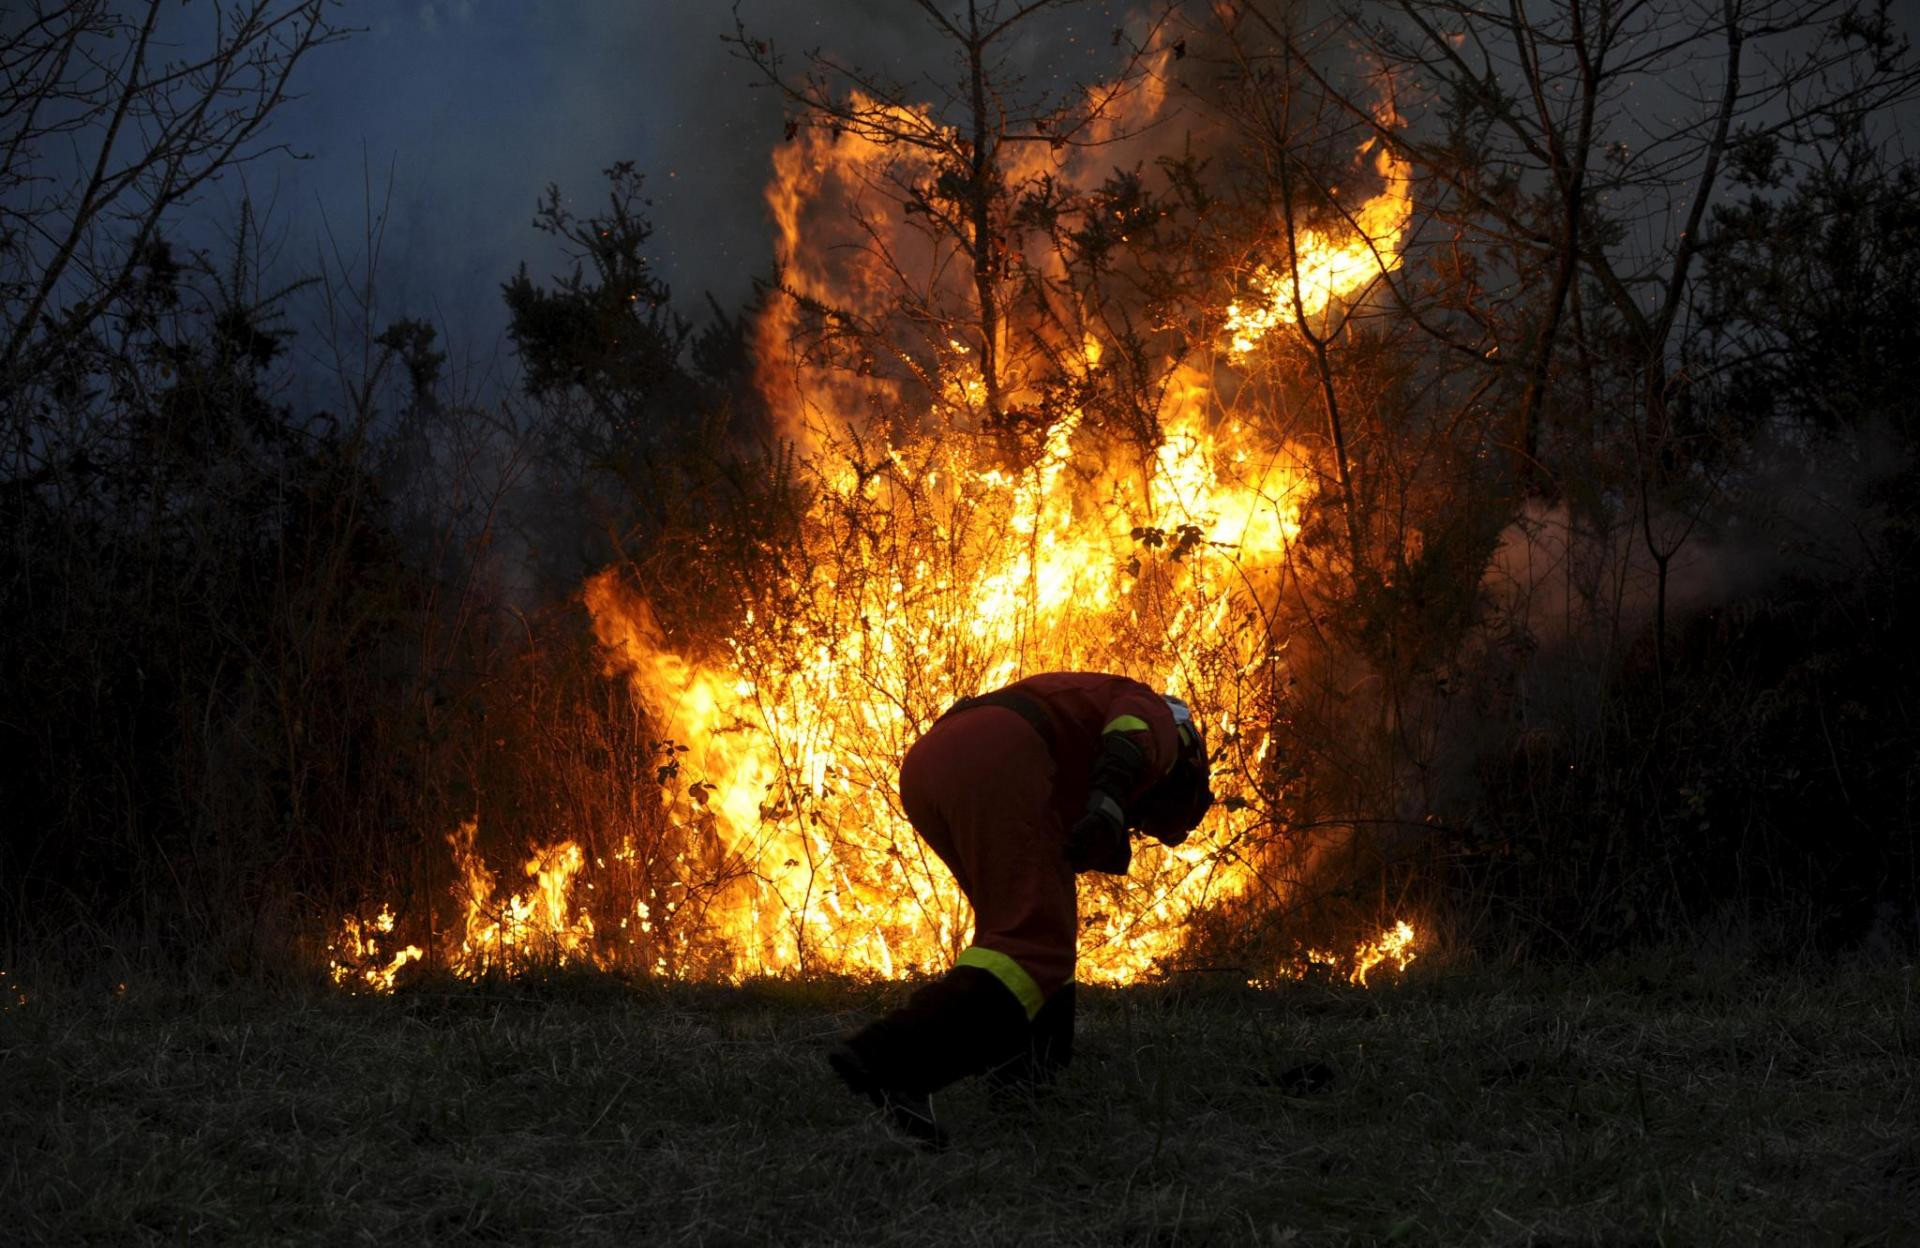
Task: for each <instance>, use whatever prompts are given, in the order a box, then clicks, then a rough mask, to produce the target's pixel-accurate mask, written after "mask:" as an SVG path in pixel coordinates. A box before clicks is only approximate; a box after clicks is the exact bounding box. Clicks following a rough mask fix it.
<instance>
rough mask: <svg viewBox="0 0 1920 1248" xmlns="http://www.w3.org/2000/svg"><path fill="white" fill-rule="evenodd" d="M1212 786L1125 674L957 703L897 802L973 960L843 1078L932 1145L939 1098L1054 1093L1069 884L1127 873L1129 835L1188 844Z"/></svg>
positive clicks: (1149, 698)
mask: <svg viewBox="0 0 1920 1248" xmlns="http://www.w3.org/2000/svg"><path fill="white" fill-rule="evenodd" d="M1207 781H1208V768H1207V751H1206V742H1205V738H1204V737H1203V735H1202V734H1201V731H1200V727H1199V725H1198V724H1196V723H1195V722H1194V719H1193V716H1192V714H1191V713H1190V712H1189V711H1188V709H1187V706H1186V704H1185V703H1184V702H1182V701H1180V699H1178V698H1174V697H1166V696H1162V695H1160V694H1157V693H1155V692H1154V691H1153V690H1152V689H1150V688H1149V687H1147V686H1146V685H1143V684H1141V683H1140V682H1139V681H1136V680H1130V679H1128V678H1127V677H1124V676H1113V675H1106V674H1102V673H1095V672H1049V673H1044V674H1042V675H1038V676H1030V677H1028V678H1027V679H1025V680H1022V681H1019V682H1017V683H1015V684H1011V685H1008V686H1007V687H1006V688H1004V689H997V690H994V691H993V692H991V693H985V694H981V695H980V696H978V697H972V698H964V699H962V700H961V701H959V702H957V703H955V704H954V705H953V706H952V707H951V708H949V709H948V711H947V712H946V714H944V715H942V716H941V717H940V719H939V720H938V721H936V722H935V723H934V725H933V727H932V728H930V729H928V730H927V732H926V734H925V735H923V736H922V737H921V738H920V739H919V740H918V741H916V742H914V744H913V746H912V747H911V748H909V749H908V750H907V753H906V757H905V758H904V759H903V760H902V761H901V764H900V801H901V805H902V806H903V807H904V808H905V810H906V814H907V819H908V821H909V822H910V823H912V825H913V829H914V831H915V832H916V833H918V834H919V836H920V839H921V840H923V841H925V842H926V843H927V846H928V847H929V848H930V849H932V850H933V852H934V853H936V854H938V855H939V856H940V860H941V861H942V862H944V863H945V864H946V865H947V869H948V870H949V871H951V872H952V873H953V877H954V879H955V880H956V881H957V882H958V883H959V885H960V889H961V891H962V892H963V893H965V894H966V897H967V900H968V901H969V902H971V903H972V905H973V911H974V935H973V944H972V945H971V946H970V947H969V948H967V949H966V950H965V951H964V952H962V953H961V955H960V957H959V958H958V960H957V961H956V962H955V963H954V967H953V969H952V970H951V971H949V972H948V973H947V974H946V975H945V976H943V977H942V978H940V979H938V980H936V981H934V982H933V983H931V984H928V985H926V986H924V987H922V988H920V989H919V990H918V991H916V992H915V993H914V994H913V995H912V997H910V998H909V999H908V1001H907V1003H906V1005H904V1006H903V1007H901V1008H900V1009H897V1010H895V1011H893V1012H892V1013H891V1014H888V1015H887V1016H886V1017H884V1018H881V1019H878V1020H877V1021H875V1022H873V1023H870V1024H868V1025H867V1026H866V1027H865V1028H863V1029H861V1030H860V1031H859V1032H857V1033H855V1034H854V1035H852V1036H850V1037H848V1038H847V1039H846V1040H845V1041H844V1042H842V1043H841V1044H839V1045H838V1046H836V1047H835V1048H834V1049H833V1050H832V1052H830V1053H829V1054H828V1058H827V1060H828V1062H829V1064H830V1065H831V1066H832V1067H833V1070H834V1072H835V1073H836V1074H838V1075H839V1076H840V1078H841V1080H842V1081H843V1082H845V1083H846V1084H847V1086H848V1087H849V1088H850V1089H852V1090H853V1091H854V1092H856V1093H859V1094H860V1095H863V1096H866V1097H867V1098H869V1099H870V1100H872V1101H873V1103H874V1104H875V1105H877V1106H879V1107H880V1108H882V1109H883V1110H885V1111H886V1113H887V1115H888V1117H889V1118H890V1120H891V1121H892V1122H893V1123H894V1124H895V1125H896V1126H898V1127H900V1128H901V1129H903V1130H904V1131H906V1132H907V1133H908V1134H910V1135H912V1136H913V1137H915V1138H917V1139H920V1140H922V1141H924V1142H927V1143H933V1144H937V1143H939V1142H940V1141H941V1140H942V1139H943V1138H944V1137H943V1135H942V1132H941V1128H940V1127H939V1126H938V1125H937V1124H936V1123H935V1122H934V1119H933V1114H932V1107H931V1101H930V1100H929V1099H928V1098H929V1097H930V1095H931V1094H932V1093H933V1092H935V1091H937V1090H938V1089H940V1088H943V1087H945V1086H946V1085H948V1084H950V1083H952V1082H954V1081H955V1080H957V1079H961V1078H964V1077H966V1076H968V1075H976V1074H983V1073H984V1074H989V1075H990V1076H991V1077H993V1078H995V1079H996V1080H1000V1081H1006V1082H1009V1083H1012V1084H1014V1085H1015V1086H1020V1085H1040V1084H1044V1083H1047V1082H1049V1081H1050V1080H1051V1079H1052V1078H1053V1077H1054V1076H1055V1075H1056V1074H1057V1073H1058V1071H1059V1070H1060V1069H1061V1068H1062V1067H1064V1066H1065V1065H1066V1064H1067V1063H1068V1061H1070V1060H1071V1058H1072V1054H1073V1011H1074V997H1073V966H1074V958H1075V954H1076V948H1075V938H1076V935H1077V933H1078V926H1079V925H1078V918H1077V899H1076V896H1075V886H1074V877H1075V875H1076V874H1078V873H1079V872H1083V871H1103V872H1107V873H1110V874H1114V875H1124V874H1126V871H1127V868H1128V866H1129V865H1130V863H1131V862H1132V857H1133V851H1132V845H1131V842H1130V840H1129V833H1130V831H1138V832H1141V833H1144V834H1145V835H1148V836H1152V837H1154V838H1155V839H1156V840H1158V841H1160V842H1161V843H1163V844H1166V845H1178V844H1180V843H1181V842H1183V841H1185V840H1186V839H1187V834H1188V833H1189V832H1191V831H1192V830H1193V829H1194V828H1195V827H1197V826H1198V825H1199V823H1200V820H1201V817H1202V816H1203V815H1205V814H1206V812H1207V808H1208V807H1209V806H1211V805H1212V804H1213V792H1212V790H1211V789H1210V788H1209V787H1208V783H1207Z"/></svg>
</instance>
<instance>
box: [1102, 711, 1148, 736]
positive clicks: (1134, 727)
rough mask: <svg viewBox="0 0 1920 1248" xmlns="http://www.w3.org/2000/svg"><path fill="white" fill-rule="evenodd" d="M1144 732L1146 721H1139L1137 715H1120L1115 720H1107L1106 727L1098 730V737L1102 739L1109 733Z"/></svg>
mask: <svg viewBox="0 0 1920 1248" xmlns="http://www.w3.org/2000/svg"><path fill="white" fill-rule="evenodd" d="M1145 731H1147V721H1146V720H1144V719H1141V718H1140V717H1139V716H1138V715H1121V716H1119V717H1118V718H1116V719H1110V720H1108V721H1107V726H1106V727H1105V728H1102V729H1101V730H1100V735H1101V736H1103V737H1104V736H1106V735H1107V734H1108V733H1110V732H1145Z"/></svg>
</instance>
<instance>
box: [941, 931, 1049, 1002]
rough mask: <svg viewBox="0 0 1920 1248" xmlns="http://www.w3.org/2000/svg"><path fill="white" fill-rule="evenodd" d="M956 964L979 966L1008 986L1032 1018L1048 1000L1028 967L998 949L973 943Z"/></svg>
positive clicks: (961, 954)
mask: <svg viewBox="0 0 1920 1248" xmlns="http://www.w3.org/2000/svg"><path fill="white" fill-rule="evenodd" d="M953 964H954V965H955V966H977V967H979V968H980V969H981V970H983V971H985V972H987V973H988V974H989V975H992V976H993V977H994V978H995V979H997V980H999V981H1000V982H1001V983H1003V984H1005V985H1006V986H1007V991H1008V992H1010V993H1012V994H1013V995H1014V999H1015V1000H1017V1001H1019V1002H1020V1008H1021V1009H1023V1010H1025V1011H1026V1012H1027V1017H1028V1018H1032V1017H1033V1016H1034V1015H1035V1014H1038V1013H1039V1012H1040V1007H1041V1005H1043V1004H1044V1003H1045V1002H1046V996H1045V994H1043V993H1042V992H1041V991H1040V985H1039V984H1036V983H1034V982H1033V976H1031V975H1029V974H1027V968H1026V967H1024V966H1021V965H1020V964H1019V963H1018V962H1015V961H1014V960H1013V959H1012V958H1010V957H1008V956H1007V955H1006V954H1004V953H1001V952H1000V951H999V950H997V949H982V948H981V947H980V946H979V945H972V946H969V947H968V948H966V949H964V950H962V951H961V953H960V956H959V957H958V958H957V959H955V960H954V963H953Z"/></svg>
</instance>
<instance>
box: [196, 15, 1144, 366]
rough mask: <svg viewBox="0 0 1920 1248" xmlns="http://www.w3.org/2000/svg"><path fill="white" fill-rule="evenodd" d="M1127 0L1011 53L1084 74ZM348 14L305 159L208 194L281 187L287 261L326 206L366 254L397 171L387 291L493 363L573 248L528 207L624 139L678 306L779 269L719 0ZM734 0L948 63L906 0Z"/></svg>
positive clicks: (752, 119)
mask: <svg viewBox="0 0 1920 1248" xmlns="http://www.w3.org/2000/svg"><path fill="white" fill-rule="evenodd" d="M1124 7H1125V6H1122V5H1118V4H1112V5H1108V4H1093V5H1089V6H1083V7H1081V8H1080V9H1079V10H1078V11H1077V12H1076V13H1075V14H1072V15H1070V16H1068V17H1063V18H1057V19H1055V20H1054V21H1053V23H1052V24H1051V25H1050V26H1048V27H1046V28H1045V29H1044V31H1043V33H1041V34H1040V35H1039V37H1038V38H1036V39H1034V40H1032V41H1030V42H1029V44H1027V45H1025V46H1023V47H1022V48H1021V49H1019V52H1018V55H1020V56H1021V57H1022V58H1023V59H1027V60H1028V61H1029V62H1030V65H1031V68H1032V72H1033V74H1034V76H1035V78H1036V79H1037V80H1038V79H1050V78H1052V77H1054V76H1055V75H1059V76H1060V80H1061V81H1063V82H1064V81H1065V80H1066V76H1068V75H1072V76H1075V77H1084V76H1085V75H1086V73H1087V67H1089V66H1092V67H1096V68H1097V66H1098V65H1099V64H1100V63H1101V62H1102V61H1103V60H1104V58H1105V55H1107V54H1109V49H1110V39H1109V34H1110V29H1111V27H1112V26H1113V25H1114V22H1115V18H1114V16H1113V14H1114V13H1115V12H1117V11H1123V10H1124ZM338 15H339V19H340V20H341V21H342V22H343V23H344V24H347V25H352V26H356V27H363V28H364V31H363V32H362V33H359V34H356V35H354V36H353V37H351V38H349V39H348V40H346V41H344V42H342V43H339V44H336V45H334V46H331V47H327V48H323V49H321V50H320V51H319V52H317V53H315V54H314V55H313V57H312V58H311V60H309V61H308V62H307V63H306V64H304V65H303V66H302V67H301V72H300V74H299V76H298V80H297V83H296V90H298V91H299V92H300V94H301V95H302V98H301V99H299V100H297V101H295V102H294V103H292V104H290V105H288V106H287V107H286V109H285V110H284V112H283V113H282V114H281V115H280V117H279V118H278V122H277V130H276V132H275V133H276V136H277V137H278V138H280V139H281V140H283V141H285V142H286V143H288V144H289V145H290V146H291V147H292V148H293V149H294V150H295V151H297V152H299V153H301V154H303V155H305V156H307V157H309V159H306V160H303V161H300V162H292V161H284V160H276V161H272V162H270V163H268V164H263V165H258V166H255V167H254V168H253V169H251V170H250V171H248V173H247V176H246V178H245V179H244V181H242V180H241V179H233V180H230V181H229V182H228V183H227V184H225V185H224V186H223V187H222V188H220V189H219V190H217V191H215V192H214V194H213V195H211V196H209V197H208V200H207V201H206V203H205V211H206V212H207V213H208V214H209V218H210V219H219V218H220V217H222V216H223V215H224V216H226V217H227V218H231V216H232V214H233V211H234V209H233V205H234V204H235V203H237V202H238V197H239V195H240V194H241V193H242V191H243V190H244V191H245V192H246V193H249V194H251V195H252V196H253V197H254V199H255V200H256V202H262V203H264V202H268V201H271V203H272V204H273V212H272V215H271V216H270V217H269V221H270V224H271V225H277V226H278V227H279V232H280V236H281V237H282V238H283V240H284V254H283V260H282V264H283V268H284V270H285V274H286V275H287V276H289V277H291V276H294V275H297V274H300V273H307V272H312V271H314V270H315V269H316V268H317V267H318V260H317V259H316V252H315V248H316V247H318V246H320V245H321V243H322V240H323V238H324V237H325V232H326V230H327V228H328V227H331V230H332V232H333V236H334V238H335V239H336V240H339V241H340V242H341V243H342V245H343V246H344V247H345V248H346V249H347V250H348V251H349V252H355V253H357V251H358V247H359V241H358V240H359V237H360V233H361V228H362V223H363V222H364V220H365V218H366V210H365V205H366V194H367V187H368V183H369V177H368V176H366V175H367V171H370V174H371V184H372V191H373V196H374V204H375V207H376V210H377V208H378V207H379V203H380V200H381V197H382V195H384V193H385V192H386V191H387V188H388V179H389V173H390V172H391V201H390V220H389V223H388V227H387V233H386V239H385V245H384V249H383V253H382V261H381V266H380V270H379V271H380V274H381V282H382V290H383V297H382V301H381V302H382V306H383V308H384V310H385V312H386V313H387V314H388V315H390V316H401V315H405V316H417V317H425V318H428V319H430V320H432V321H433V322H434V323H436V324H437V325H439V326H440V327H441V329H442V332H443V335H444V337H445V339H446V341H447V342H448V343H449V344H450V345H451V346H452V347H453V348H454V353H455V360H456V362H457V361H459V360H461V359H462V358H464V357H471V358H473V359H475V360H477V361H479V362H481V363H483V364H484V362H485V361H487V360H489V359H490V358H493V357H495V356H497V355H498V354H499V351H498V350H497V349H498V348H502V347H505V346H507V345H510V344H507V343H506V341H505V337H504V335H505V328H506V315H505V310H504V308H503V306H502V304H501V301H500V298H499V287H500V283H501V282H502V281H503V280H504V279H505V278H507V277H508V276H510V275H511V274H512V272H513V270H514V268H515V266H517V265H518V264H519V263H520V262H521V261H522V260H526V261H528V263H529V264H530V266H531V268H532V270H533V272H534V274H535V275H536V277H542V278H544V277H545V276H546V275H547V274H549V273H551V272H553V271H556V270H557V269H559V268H561V267H562V264H561V261H560V258H559V256H558V255H557V254H556V253H555V252H554V251H553V250H552V249H551V248H550V246H549V245H548V241H547V240H546V239H545V238H544V237H543V236H541V235H538V234H536V233H535V232H534V231H533V229H532V228H531V226H530V221H531V219H532V217H533V211H534V206H535V201H536V199H537V198H538V197H539V195H540V194H541V192H542V190H543V188H544V187H545V186H546V185H547V184H548V183H549V182H557V183H559V184H560V186H561V188H562V189H563V191H565V192H566V194H567V195H568V197H569V199H571V200H572V201H573V202H574V203H575V204H576V205H577V206H579V207H581V208H582V209H583V210H586V211H590V210H591V209H592V207H593V202H594V201H593V200H592V199H589V197H590V196H597V195H598V193H599V191H600V189H601V185H602V183H601V179H600V171H601V170H602V169H604V168H605V167H607V166H608V165H610V164H612V163H613V162H615V161H618V160H632V161H634V162H636V164H637V165H638V166H639V168H640V169H641V170H643V171H644V172H645V173H646V174H647V180H648V191H649V195H650V197H651V198H652V199H653V201H654V209H653V219H654V223H655V225H656V227H657V228H656V233H655V239H654V241H655V244H656V253H655V254H656V258H657V260H658V263H659V265H660V269H661V272H662V273H663V275H664V276H665V278H666V280H667V281H668V282H669V283H670V284H671V286H672V288H673V292H674V299H675V303H676V305H677V306H678V307H679V308H680V309H681V310H682V312H683V313H684V314H688V315H694V316H695V317H696V318H697V317H698V315H700V314H701V313H703V312H704V311H705V308H706V296H707V295H708V294H709V293H710V294H712V295H713V297H714V298H716V299H717V300H719V301H720V303H721V304H722V305H723V306H727V307H733V306H737V305H738V304H739V303H740V302H741V301H742V300H744V299H745V298H746V297H747V296H748V295H749V293H750V291H751V284H752V281H753V279H754V278H755V277H756V276H761V275H764V274H765V273H766V272H767V271H768V267H769V265H770V263H771V254H772V252H771V246H770V243H769V234H768V229H767V225H766V217H765V208H764V203H763V200H762V198H761V190H762V187H763V186H764V185H765V182H766V179H767V176H768V172H769V169H770V167H771V166H770V160H769V153H770V151H771V150H772V148H773V146H774V145H775V144H776V143H778V142H779V141H780V139H781V132H782V110H781V105H780V101H779V100H778V99H777V98H776V96H775V95H774V93H773V92H772V91H771V90H770V89H769V88H767V87H765V86H756V85H755V83H756V82H757V81H758V78H757V74H756V71H755V70H754V69H753V68H752V67H751V66H750V65H747V64H746V63H745V62H743V61H741V60H739V59H738V58H737V57H735V56H734V55H733V50H732V49H731V48H730V47H729V46H727V45H726V44H723V43H722V42H721V36H722V35H723V34H727V33H731V31H732V29H733V15H732V6H731V5H729V4H727V3H724V2H723V0H569V2H568V3H565V4H541V5H532V4H525V3H517V2H509V0H452V2H448V0H427V2H424V3H423V2H409V3H404V4H397V3H390V2H387V0H348V2H347V3H345V4H343V5H342V6H341V7H340V9H339V10H338ZM741 16H742V18H743V19H744V20H745V21H746V22H747V23H748V26H749V28H750V30H751V31H752V32H753V33H754V34H755V35H757V36H761V37H765V38H769V39H771V40H773V41H774V42H775V43H776V45H777V46H779V47H780V48H781V49H782V50H783V51H784V52H785V53H787V54H788V55H789V56H790V57H791V58H792V59H793V61H795V62H797V60H798V59H799V56H800V54H801V53H803V52H804V51H806V50H808V49H810V48H813V47H820V46H824V47H826V48H829V49H831V50H832V51H834V52H835V53H836V54H837V55H839V56H842V57H844V58H846V59H848V60H849V61H852V62H855V63H858V64H861V65H864V66H868V67H880V68H884V69H886V70H888V71H890V72H893V73H896V74H898V75H899V76H900V77H902V78H904V79H913V78H915V77H916V76H917V75H918V74H920V73H921V72H923V71H935V72H937V71H938V70H939V69H940V68H941V66H940V65H939V63H938V62H937V61H929V59H928V56H927V54H928V52H929V51H931V52H934V53H936V54H941V55H944V50H943V49H940V48H939V47H938V44H937V41H936V40H934V39H932V38H930V37H929V32H928V29H927V27H926V24H925V20H924V19H923V18H921V17H919V16H917V15H915V14H914V13H912V12H911V11H910V9H909V6H907V5H904V4H900V3H897V0H809V2H808V3H804V4H792V3H777V2H776V0H748V3H746V4H743V5H742V7H741ZM1096 30H1097V32H1098V33H1097V34H1096V33H1095V31H1096ZM223 201H224V202H223Z"/></svg>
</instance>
